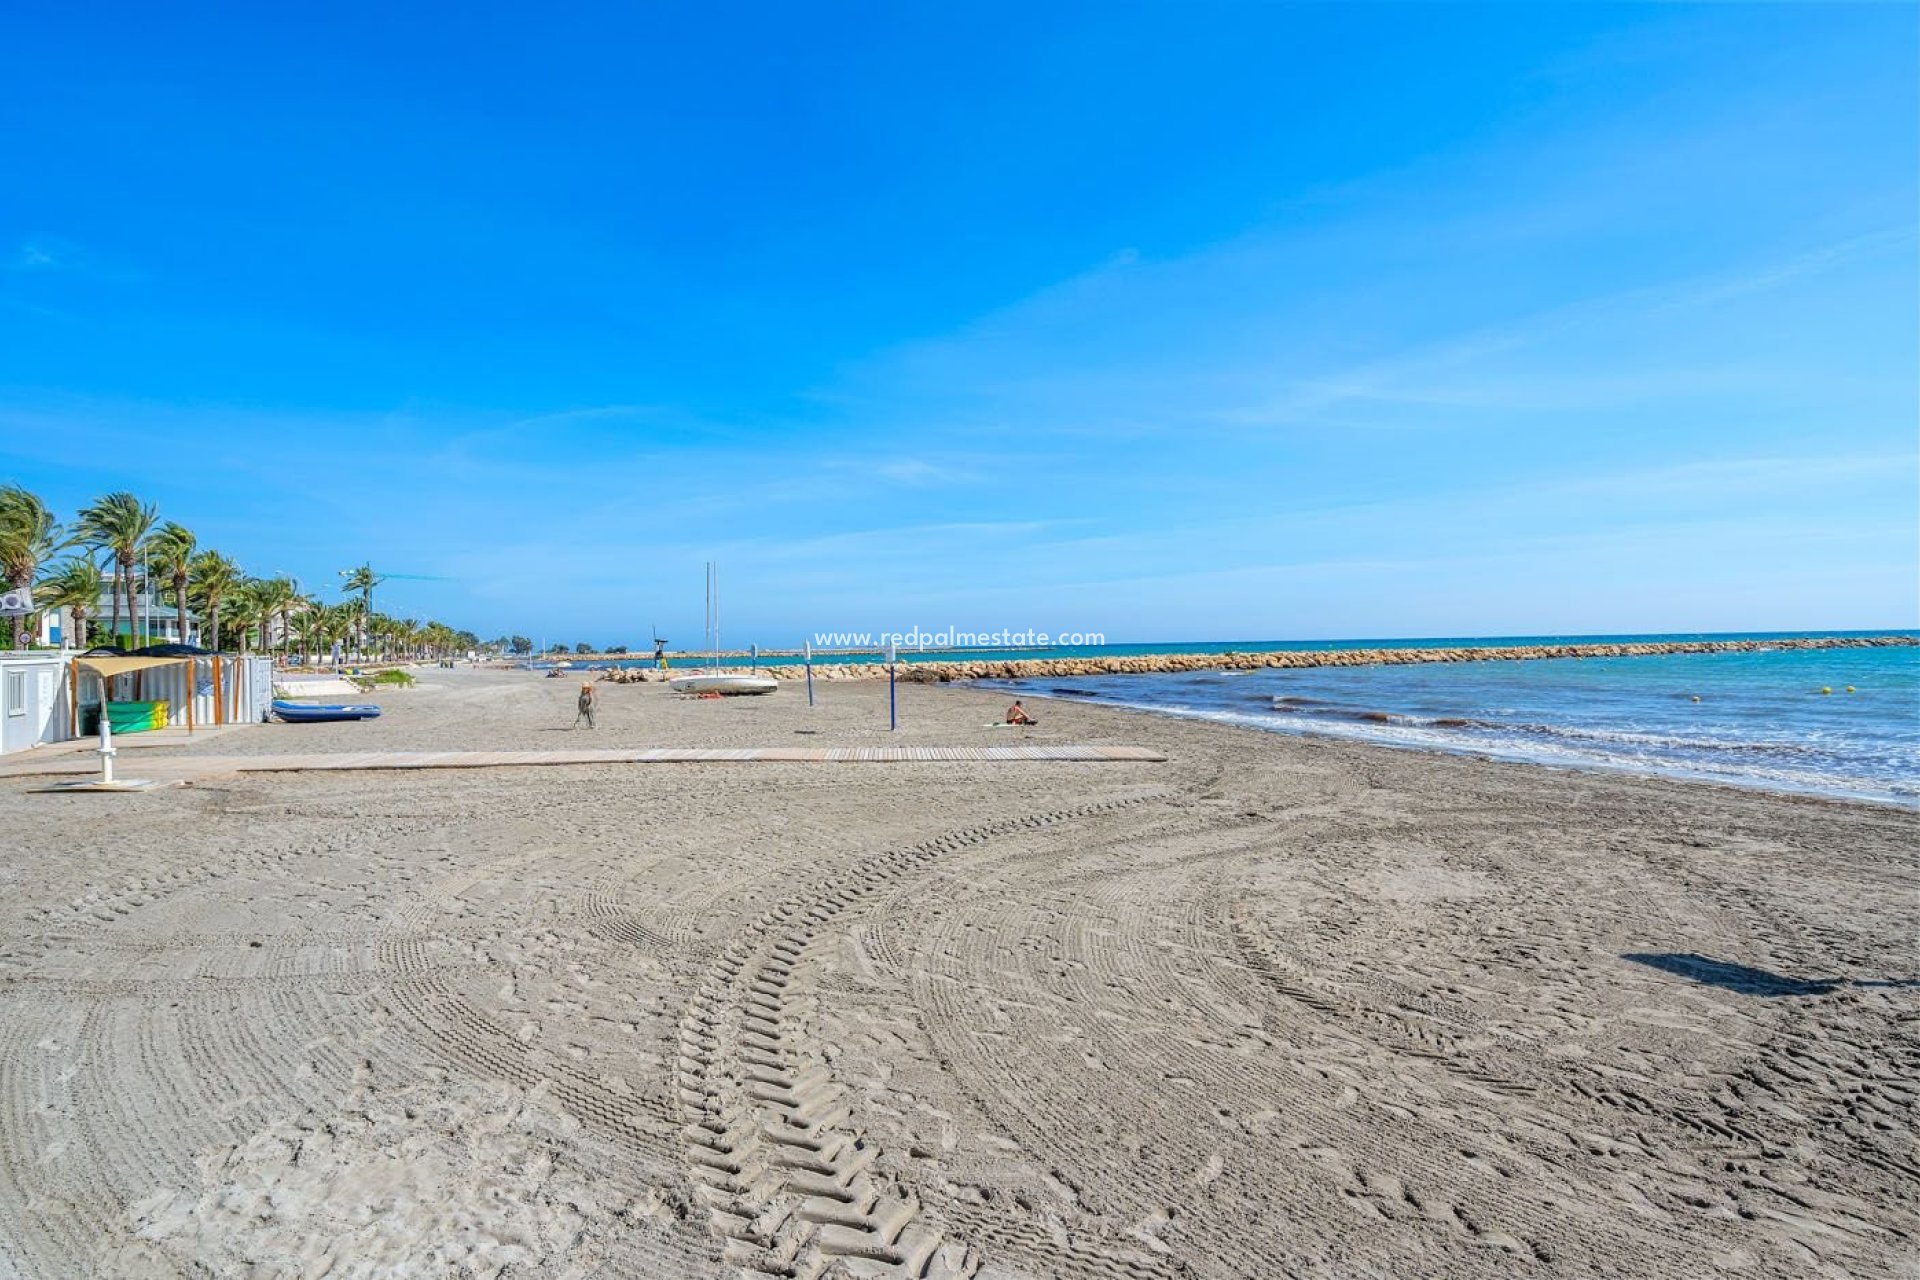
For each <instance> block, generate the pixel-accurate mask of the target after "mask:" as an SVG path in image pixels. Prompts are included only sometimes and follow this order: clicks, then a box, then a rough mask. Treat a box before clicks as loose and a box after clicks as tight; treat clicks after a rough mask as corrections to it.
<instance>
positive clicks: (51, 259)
mask: <svg viewBox="0 0 1920 1280" xmlns="http://www.w3.org/2000/svg"><path fill="white" fill-rule="evenodd" d="M59 265H60V258H59V256H58V255H57V254H56V253H55V252H54V249H53V246H52V245H49V244H43V243H41V242H40V241H37V240H28V241H24V242H23V243H22V244H20V246H19V247H18V248H16V249H15V250H14V251H13V253H12V254H11V255H10V256H9V257H8V258H6V259H5V261H4V262H0V266H3V267H4V268H5V269H6V270H8V271H51V270H53V269H54V268H55V267H58V266H59Z"/></svg>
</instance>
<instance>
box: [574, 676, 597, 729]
mask: <svg viewBox="0 0 1920 1280" xmlns="http://www.w3.org/2000/svg"><path fill="white" fill-rule="evenodd" d="M599 700H600V696H599V694H597V693H595V692H594V688H593V681H591V680H589V681H587V682H586V683H585V684H583V685H581V686H580V701H579V702H578V704H577V705H578V706H579V708H580V710H579V713H578V714H577V715H575V716H574V717H573V723H574V724H575V725H578V724H579V723H580V720H581V717H583V716H584V717H585V718H586V721H587V728H589V729H591V728H594V727H595V726H594V723H593V709H594V707H595V706H596V705H598V703H599Z"/></svg>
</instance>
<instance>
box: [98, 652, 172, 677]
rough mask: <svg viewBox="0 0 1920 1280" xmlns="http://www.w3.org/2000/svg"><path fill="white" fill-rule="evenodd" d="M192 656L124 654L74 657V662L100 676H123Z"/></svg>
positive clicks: (169, 664)
mask: <svg viewBox="0 0 1920 1280" xmlns="http://www.w3.org/2000/svg"><path fill="white" fill-rule="evenodd" d="M192 661H193V659H192V658H136V657H130V656H126V655H121V656H118V657H111V658H104V657H103V658H88V657H80V658H75V659H74V662H75V663H77V664H78V665H80V666H83V667H85V668H86V669H87V670H89V671H92V672H94V673H96V674H97V675H99V676H101V677H102V678H106V677H109V676H124V675H126V674H127V673H128V672H130V671H145V670H146V669H147V668H148V667H175V666H179V665H180V664H181V663H183V662H192Z"/></svg>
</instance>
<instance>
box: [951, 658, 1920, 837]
mask: <svg viewBox="0 0 1920 1280" xmlns="http://www.w3.org/2000/svg"><path fill="white" fill-rule="evenodd" d="M1614 638H1619V639H1628V638H1631V639H1648V640H1652V639H1663V640H1672V639H1678V638H1681V637H1676V636H1636V637H1614ZM1546 639H1550V638H1531V637H1530V638H1527V639H1525V640H1513V641H1511V643H1541V642H1543V641H1544V640H1546ZM1588 639H1592V637H1588ZM1377 643H1378V642H1371V641H1370V642H1368V645H1369V647H1371V646H1373V645H1375V644H1377ZM1402 643H1405V644H1409V645H1415V646H1424V645H1427V644H1457V643H1462V642H1460V641H1407V642H1402ZM1476 643H1482V644H1485V643H1490V642H1488V641H1478V642H1476ZM1232 647H1235V648H1248V649H1251V648H1254V647H1256V646H1253V645H1237V646H1232ZM1261 647H1271V646H1261ZM1286 647H1289V648H1301V647H1314V646H1286ZM1340 647H1345V646H1340ZM1382 647H1384V646H1382ZM983 683H992V684H994V685H996V686H998V687H1004V688H1007V689H1014V690H1019V691H1021V692H1024V693H1030V694H1044V695H1047V696H1051V697H1061V698H1077V699H1084V700H1088V701H1094V702H1100V703H1105V704H1108V705H1113V706H1126V707H1133V708H1138V709H1142V710H1147V711H1155V712H1160V713H1163V714H1168V715H1178V716H1191V717H1198V718H1202V719H1209V720H1219V721H1224V722H1228V723H1233V724H1242V725H1248V726H1251V727H1254V728H1259V729H1266V730H1271V731H1273V732H1276V733H1301V734H1322V735H1328V736H1333V737H1342V738H1351V739H1356V740H1360V741H1366V742H1373V743H1379V744H1382V745H1386V746H1396V747H1409V748H1420V749H1427V750H1439V751H1457V752H1470V753H1473V754H1478V755H1485V756H1491V757H1495V758H1499V759H1510V760H1526V761H1531V762H1534V763H1539V764H1550V765H1559V766H1564V767H1569V768H1588V769H1613V770H1627V771H1631V772H1638V773H1653V774H1665V775H1669V776H1674V777H1685V778H1696V779H1707V780H1711V781H1716V782H1725V783H1733V784H1737V785H1744V786H1754V787H1764V788H1770V789H1775V790H1783V791H1795V792H1805V793H1813V794H1820V795H1833V796H1844V797H1849V798H1855V799H1869V800H1879V801H1891V802H1895V803H1900V804H1907V805H1914V804H1917V803H1920V649H1916V648H1912V647H1900V648H1883V649H1821V650H1803V651H1788V650H1776V651H1761V652H1755V653H1726V654H1676V655H1663V656H1659V657H1647V658H1588V659H1585V660H1574V659H1550V660H1538V661H1527V662H1465V663H1436V664H1423V665H1416V666H1405V667H1327V668H1313V669H1307V670H1291V671H1289V670H1268V669H1262V670H1256V671H1252V672H1248V673H1245V674H1240V673H1233V672H1219V671H1207V672H1190V673H1177V674H1155V675H1140V676H1071V677H1058V678H1036V679H1028V680H1014V681H994V682H983ZM1849 685H1851V686H1853V692H1851V693H1849V692H1847V686H1849ZM1822 688H1830V689H1831V690H1832V692H1831V693H1830V694H1823V693H1821V689H1822ZM1695 699H1698V701H1695Z"/></svg>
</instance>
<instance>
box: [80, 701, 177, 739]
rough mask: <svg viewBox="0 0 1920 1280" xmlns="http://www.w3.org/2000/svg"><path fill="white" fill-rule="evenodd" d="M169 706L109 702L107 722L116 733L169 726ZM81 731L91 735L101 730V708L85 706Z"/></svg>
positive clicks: (82, 711) (81, 720)
mask: <svg viewBox="0 0 1920 1280" xmlns="http://www.w3.org/2000/svg"><path fill="white" fill-rule="evenodd" d="M168 712H169V708H168V705H167V704H166V703H165V702H109V703H108V704H107V724H108V726H109V727H110V728H112V730H113V731H114V732H115V733H144V732H146V731H147V730H148V729H164V728H166V727H167V716H168ZM80 732H81V733H82V734H85V735H87V736H89V737H91V736H92V735H94V734H96V733H99V732H100V708H99V707H97V706H92V707H83V708H82V709H81V716H80Z"/></svg>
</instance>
